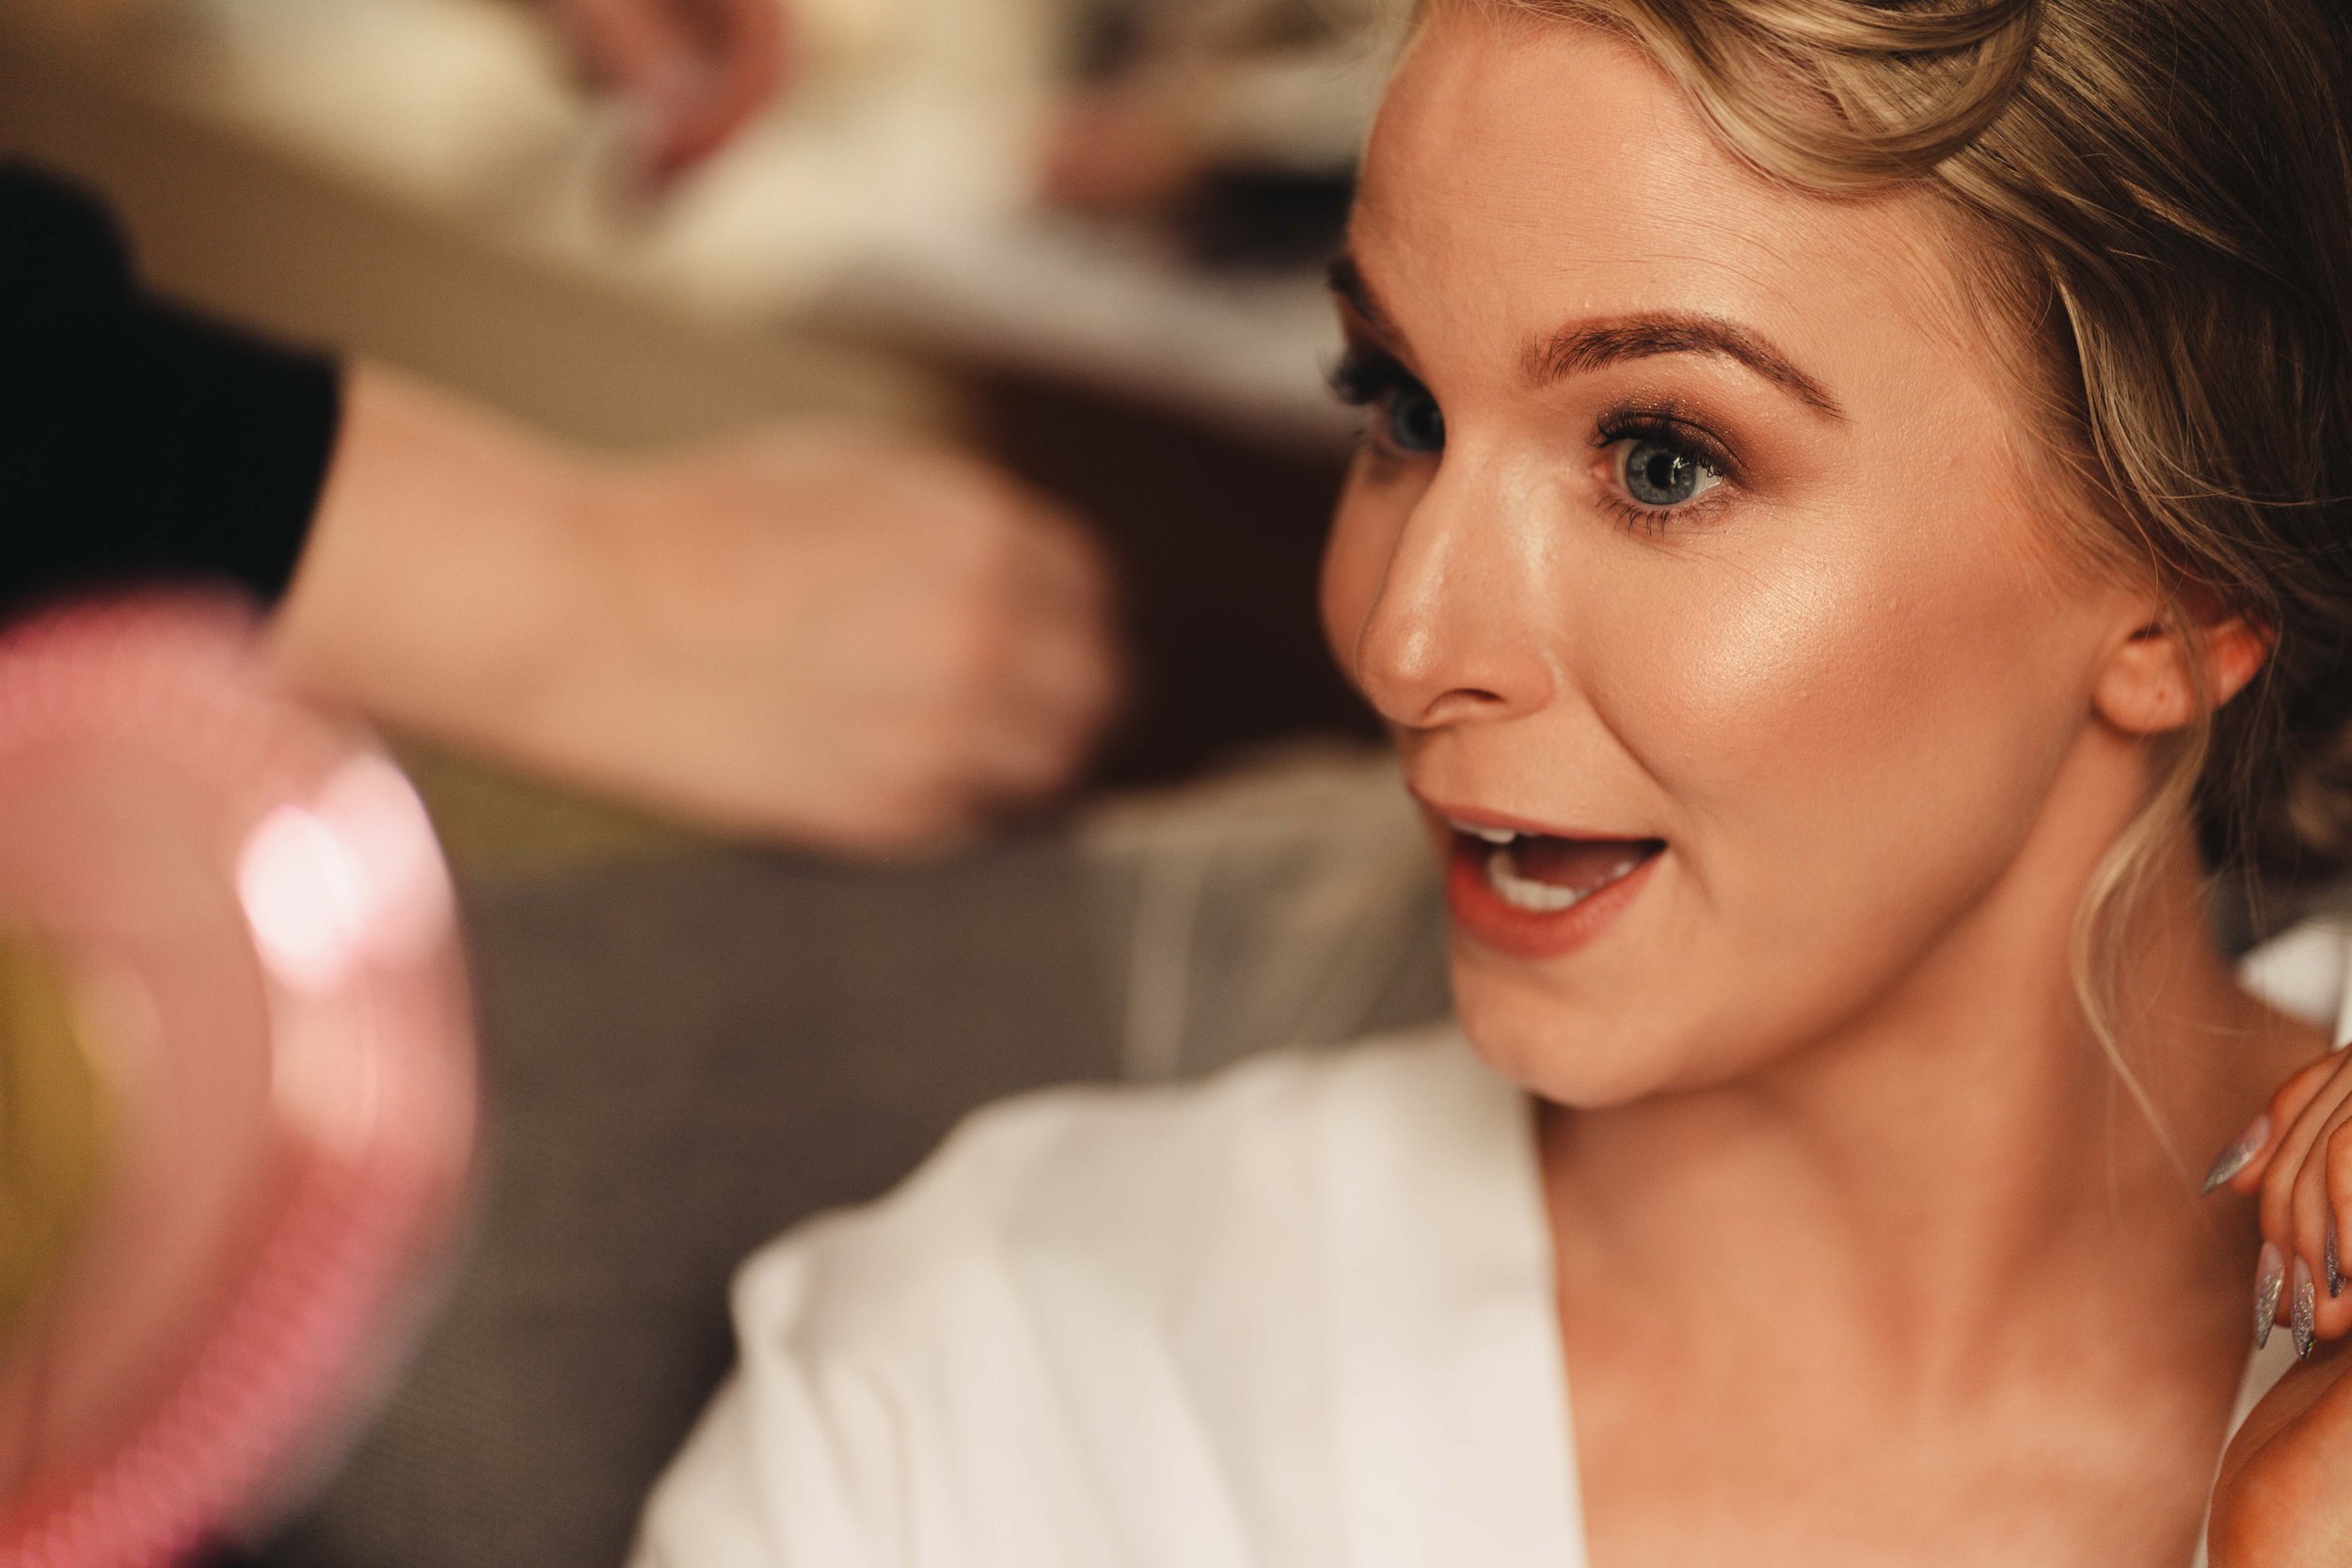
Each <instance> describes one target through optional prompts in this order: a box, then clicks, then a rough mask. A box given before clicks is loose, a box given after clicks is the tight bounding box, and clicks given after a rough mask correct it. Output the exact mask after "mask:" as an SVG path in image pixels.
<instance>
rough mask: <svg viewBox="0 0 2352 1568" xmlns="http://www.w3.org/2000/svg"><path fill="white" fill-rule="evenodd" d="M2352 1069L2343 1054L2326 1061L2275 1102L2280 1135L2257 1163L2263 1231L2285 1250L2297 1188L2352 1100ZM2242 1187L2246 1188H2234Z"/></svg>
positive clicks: (2304, 1074)
mask: <svg viewBox="0 0 2352 1568" xmlns="http://www.w3.org/2000/svg"><path fill="white" fill-rule="evenodd" d="M2348 1068H2352V1064H2348V1063H2347V1059H2346V1057H2345V1056H2344V1053H2341V1052H2338V1053H2331V1054H2329V1055H2328V1056H2324V1057H2322V1058H2321V1059H2320V1060H2319V1061H2317V1062H2314V1063H2313V1064H2312V1066H2310V1067H2308V1068H2305V1069H2303V1070H2302V1071H2301V1072H2298V1073H2296V1075H2295V1076H2294V1077H2293V1078H2291V1079H2289V1080H2288V1081H2287V1083H2286V1084H2285V1085H2284V1086H2283V1087H2281V1088H2280V1090H2279V1092H2278V1093H2277V1094H2276V1095H2274V1096H2273V1097H2272V1098H2271V1103H2270V1110H2269V1112H2268V1116H2269V1118H2270V1124H2271V1126H2272V1127H2273V1128H2275V1129H2281V1130H2282V1131H2280V1132H2279V1133H2278V1135H2277V1136H2276V1137H2274V1138H2273V1140H2272V1142H2271V1145H2270V1147H2269V1148H2268V1149H2267V1150H2266V1151H2265V1153H2264V1154H2263V1155H2261V1156H2258V1157H2257V1162H2258V1163H2259V1164H2262V1166H2263V1175H2262V1178H2261V1191H2262V1215H2261V1223H2262V1231H2263V1234H2264V1235H2265V1236H2266V1237H2268V1238H2269V1239H2270V1240H2272V1241H2274V1242H2276V1243H2278V1244H2279V1245H2280V1248H2282V1249H2284V1248H2286V1247H2288V1246H2289V1245H2291V1244H2292V1241H2293V1238H2294V1235H2295V1212H2294V1211H2295V1183H2296V1179H2297V1178H2298V1177H2299V1176H2300V1175H2301V1174H2302V1168H2303V1164H2304V1162H2306V1161H2307V1160H2309V1159H2310V1158H2311V1156H2312V1149H2313V1148H2315V1147H2316V1146H2317V1144H2318V1142H2319V1139H2320V1136H2321V1134H2322V1133H2324V1132H2326V1131H2327V1126H2328V1118H2329V1117H2331V1116H2332V1115H2333V1114H2334V1113H2335V1111H2336V1110H2337V1108H2338V1107H2339V1106H2341V1105H2342V1104H2343V1103H2344V1099H2345V1097H2346V1096H2347V1095H2352V1070H2348ZM2231 1185H2233V1187H2240V1188H2241V1190H2242V1187H2243V1182H2242V1181H2239V1182H2233V1183H2231Z"/></svg>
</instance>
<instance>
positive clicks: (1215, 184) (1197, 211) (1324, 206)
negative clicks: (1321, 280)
mask: <svg viewBox="0 0 2352 1568" xmlns="http://www.w3.org/2000/svg"><path fill="white" fill-rule="evenodd" d="M1355 199H1356V181H1355V178H1354V176H1353V175H1352V174H1349V173H1346V172H1343V171H1334V172H1330V173H1316V172H1314V171H1311V170H1294V169H1281V168H1247V167H1233V168H1213V169H1211V170H1209V172H1208V173H1206V174H1205V175H1203V176H1201V178H1200V182H1199V183H1198V184H1197V185H1195V186H1194V187H1193V188H1192V190H1191V191H1190V192H1188V193H1187V194H1186V195H1185V196H1184V198H1183V200H1182V201H1181V202H1180V203H1179V204H1178V206H1177V209H1176V213H1175V216H1174V223H1175V228H1176V232H1177V235H1178V237H1179V239H1180V241H1181V242H1182V244H1183V245H1184V253H1185V254H1186V255H1187V256H1189V257H1190V258H1191V259H1192V260H1193V261H1195V262H1196V263H1198V264H1200V265H1201V266H1204V267H1220V268H1243V269H1253V270H1271V271H1295V270H1296V269H1299V268H1302V267H1320V266H1322V265H1324V264H1325V263H1326V262H1327V261H1330V260H1331V258H1332V257H1334V256H1336V255H1338V254H1339V253H1340V245H1341V244H1342V242H1343V241H1344V240H1345V239H1346V237H1347V214H1348V209H1349V207H1350V206H1351V205H1352V204H1353V203H1354V202H1355Z"/></svg>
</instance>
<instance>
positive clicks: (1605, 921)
mask: <svg viewBox="0 0 2352 1568" xmlns="http://www.w3.org/2000/svg"><path fill="white" fill-rule="evenodd" d="M1493 852H1494V849H1493V847H1492V846H1491V845H1487V844H1484V843H1481V842H1480V841H1479V840H1477V839H1474V838H1470V837H1466V836H1464V835H1462V834H1460V833H1456V834H1455V835H1454V847H1453V849H1452V852H1451V853H1449V854H1448V856H1447V857H1446V877H1445V897H1446V905H1447V907H1448V908H1449V909H1451V910H1452V911H1454V925H1455V927H1457V928H1458V929H1459V930H1460V931H1461V932H1462V934H1463V935H1465V936H1467V937H1469V938H1470V940H1471V941H1472V942H1477V943H1478V944H1479V945H1480V946H1481V947H1486V948H1491V949H1492V950H1493V951H1495V952H1497V953H1500V954H1502V956H1503V957H1504V958H1560V957H1561V956H1563V955H1564V954H1567V953H1573V952H1575V951H1576V950H1577V949H1578V948H1580V947H1582V946H1583V945H1584V944H1585V943H1586V942H1591V941H1592V940H1593V939H1594V938H1595V937H1597V936H1599V935H1600V933H1601V932H1602V931H1603V930H1604V929H1606V928H1607V927H1608V926H1609V923H1610V922H1611V921H1613V920H1614V919H1616V917H1617V916H1618V914H1619V913H1621V912H1622V911H1624V910H1625V908H1626V906H1627V905H1629V904H1630V903H1632V902H1633V900H1634V899H1636V898H1639V897H1640V896H1641V895H1642V889H1643V888H1644V887H1645V886H1647V885H1648V883H1649V875H1650V872H1651V870H1652V869H1653V868H1655V867H1656V865H1657V864H1658V863H1659V861H1660V860H1661V858H1662V857H1663V855H1664V851H1663V850H1661V851H1660V852H1659V853H1658V854H1655V855H1652V856H1650V858H1649V859H1647V860H1645V861H1644V862H1643V863H1641V864H1640V865H1638V866H1636V867H1635V868H1634V869H1633V870H1631V871H1629V872H1627V873H1626V874H1625V875H1624V876H1622V877H1620V878H1618V879H1616V880H1615V881H1613V882H1611V883H1610V884H1609V885H1608V886H1607V887H1604V888H1602V889H1601V890H1600V891H1599V892H1597V893H1594V894H1591V895H1587V896H1586V897H1584V898H1581V899H1580V900H1578V901H1577V902H1576V903H1574V904H1572V905H1570V906H1569V907H1568V908H1566V909H1565V910H1553V911H1547V912H1538V911H1534V910H1522V909H1519V908H1518V907H1517V906H1515V905H1513V904H1510V903H1508V902H1506V901H1504V899H1503V896H1502V895H1501V894H1500V893H1497V892H1496V891H1495V890H1494V884H1493V883H1491V882H1489V881H1487V880H1486V857H1487V856H1489V855H1491V854H1492V853H1493Z"/></svg>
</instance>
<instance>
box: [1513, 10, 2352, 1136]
mask: <svg viewBox="0 0 2352 1568" xmlns="http://www.w3.org/2000/svg"><path fill="white" fill-rule="evenodd" d="M1475 3H1478V4H1483V5H1486V6H1487V7H1488V8H1492V9H1497V10H1502V11H1508V12H1518V13H1526V14H1534V15H1537V16H1545V17H1552V18H1558V19H1563V20H1568V21H1576V22H1581V23H1585V24H1593V25H1597V26H1600V27H1603V28H1606V29H1608V30H1610V31H1613V32H1614V33H1616V34H1618V35H1620V36H1622V37H1624V38H1626V39H1628V40H1630V41H1631V42H1633V43H1634V44H1635V45H1637V46H1638V47H1639V48H1641V49H1642V50H1643V51H1644V52H1645V54H1647V55H1649V56H1650V57H1651V58H1652V59H1654V60H1655V61H1656V62H1657V63H1658V64H1659V65H1660V66H1661V68H1662V69H1663V70H1664V71H1666V72H1667V74H1668V75H1670V76H1671V77H1672V78H1673V79H1674V81H1675V82H1676V83H1677V84H1678V85H1679V86H1680V87H1681V88H1682V89H1683V91H1684V92H1685V93H1686V94H1688V96H1689V97H1690V99H1691V101H1692V103H1694V104H1696V105H1697V107H1698V108H1699V110H1700V112H1701V113H1702V114H1704V115H1705V117H1706V118H1707V119H1708V121H1709V122H1710V124H1711V125H1712V126H1713V127H1714V128H1715V130H1716V132H1717V133H1718V135H1720V136H1721V137H1722V139H1723V140H1724V143H1725V144H1726V145H1727V146H1728V147H1729V148H1731V149H1732V150H1734V151H1735V152H1736V153H1738V154H1739V155H1740V157H1742V158H1743V159H1745V160H1746V161H1747V162H1749V163H1750V164H1752V165H1753V166H1756V168H1758V169H1760V170H1762V171H1763V172H1765V173H1766V174H1767V175H1769V176H1772V177H1773V178H1776V179H1779V180H1783V181H1786V182H1790V183H1792V184H1794V185H1797V186H1799V187H1802V188H1804V189H1807V190H1811V191H1815V192H1819V193H1824V194H1831V195H1842V196H1858V195H1866V194H1869V193H1873V192H1879V191H1886V190H1892V189H1897V188H1902V187H1910V188H1915V189H1919V190H1923V191H1926V192H1929V193H1931V194H1932V195H1934V196H1936V197H1938V198H1941V199H1942V200H1943V201H1944V202H1945V203H1947V206H1948V208H1949V209H1950V210H1951V211H1952V212H1953V213H1954V214H1957V216H1958V217H1959V219H1960V220H1961V222H1962V223H1963V226H1965V227H1966V228H1967V229H1968V230H1972V231H1973V232H1974V233H1976V234H1978V235H1979V236H1981V238H1982V240H1983V257H1984V260H1985V261H1986V262H1987V265H1986V266H1985V267H1984V268H1982V269H1979V270H1980V271H1981V272H1982V274H1983V277H1984V279H1985V281H1986V282H1987V283H1988V284H1989V285H1990V287H1991V289H1992V290H1993V291H1994V295H1995V298H1996V301H1997V303H1998V304H1999V305H2000V306H2001V308H2002V309H2003V313H2005V314H2006V315H2008V316H2009V317H2010V320H2011V321H2013V322H2014V323H2016V324H2017V325H2019V326H2020V327H2021V328H2022V329H2023V340H2022V341H2023V345H2024V346H2025V347H2026V350H2027V351H2028V352H2029V353H2030V354H2032V355H2034V356H2037V357H2038V358H2039V361H2040V363H2039V364H2038V366H2036V369H2037V370H2038V371H2039V372H2040V375H2039V378H2038V379H2040V380H2041V381H2042V383H2043V384H2044V386H2045V387H2046V390H2047V395H2046V397H2044V398H2042V399H2041V400H2039V401H2043V402H2045V403H2047V404H2049V407H2050V412H2051V415H2052V420H2051V423H2052V427H2053V431H2052V436H2051V439H2050V441H2049V443H2048V444H2049V446H2050V447H2051V449H2052V451H2053V452H2054V453H2055V454H2056V455H2058V457H2059V458H2060V459H2061V460H2062V461H2063V462H2064V463H2065V465H2066V466H2067V467H2070V468H2072V469H2073V470H2074V471H2075V472H2076V473H2078V474H2079V475H2081V477H2082V479H2083V481H2084V491H2085V499H2087V500H2088V501H2089V502H2090V504H2089V505H2088V506H2086V507H2082V508H2078V509H2074V510H2078V511H2080V512H2081V514H2082V515H2081V516H2080V517H2079V518H2075V519H2071V520H2070V521H2069V522H2068V524H2067V526H2068V528H2069V529H2070V530H2072V531H2073V538H2074V542H2075V543H2077V544H2079V545H2081V546H2085V547H2086V548H2088V549H2089V550H2090V551H2092V552H2093V553H2094V554H2095V555H2096V556H2097V557H2098V558H2100V559H2104V560H2106V561H2108V562H2119V561H2120V562H2127V563H2131V564H2134V565H2136V566H2137V567H2138V568H2140V569H2142V570H2145V571H2146V572H2148V573H2149V574H2151V575H2152V576H2153V578H2154V580H2155V581H2157V582H2158V583H2160V584H2161V585H2162V586H2163V588H2164V590H2165V592H2166V594H2167V597H2168V600H2169V603H2170V605H2171V607H2172V608H2171V610H2170V612H2169V617H2168V618H2169V622H2170V623H2171V625H2172V626H2173V627H2174V629H2175V630H2176V631H2180V630H2185V628H2186V626H2188V625H2189V624H2190V623H2192V622H2205V623H2211V622H2214V621H2216V620H2218V619H2222V618H2226V617H2230V616H2242V617H2244V618H2246V619H2247V620H2248V621H2249V622H2250V623H2252V624H2253V625H2255V626H2259V627H2261V628H2263V629H2264V630H2265V632H2266V633H2267V634H2268V636H2269V638H2270V640H2271V641H2272V651H2271V654H2270V657H2269V658H2268V659H2267V660H2266V662H2265V666H2264V668H2263V670H2262V672H2261V673H2259V674H2258V675H2257V677H2256V678H2255V680H2254V682H2253V683H2252V684H2251V685H2250V686H2249V689H2247V690H2246V691H2245V692H2244V693H2242V694H2241V695H2240V696H2239V697H2238V699H2237V700H2235V701H2233V702H2232V703H2230V704H2228V705H2226V706H2221V705H2217V704H2215V703H2213V702H2212V701H2211V700H2210V689H2209V687H2207V686H2206V685H2205V684H2204V682H2203V679H2202V672H2201V671H2200V672H2199V676H2200V689H2201V691H2203V692H2205V694H2206V697H2207V700H2206V701H2205V702H2204V703H2203V704H2202V708H2203V713H2202V717H2201V720H2200V721H2199V722H2198V723H2197V724H2196V725H2195V726H2194V728H2193V730H2192V731H2191V732H2190V733H2189V734H2187V735H2185V736H2182V737H2180V738H2179V740H2178V741H2177V742H2176V743H2175V744H2174V745H2173V746H2172V747H2171V748H2170V752H2171V754H2170V757H2169V764H2168V766H2167V767H2166V768H2165V769H2164V770H2163V773H2162V776H2161V777H2160V778H2159V780H2158V781H2157V786H2156V788H2155V789H2154V790H2153V792H2152V795H2151V798H2150V800H2148V802H2147V804H2146V806H2145V808H2144V809H2143V810H2142V812H2141V813H2140V816H2139V817H2138V819H2137V821H2135V822H2134V824H2133V825H2132V827H2131V829H2130V830H2129V831H2127V832H2125V833H2123V834H2122V837H2121V838H2120V840H2119V841H2118V843H2117V844H2116V846H2115V847H2114V848H2113V850H2112V851H2111V852H2110V853H2109V855H2108V856H2107V859H2106V863H2105V864H2104V865H2103V867H2102V868H2101V871H2100V873H2099V875H2098V877H2097V879H2095V881H2094V883H2093V886H2092V888H2091V890H2090V895H2089V896H2088V898H2087V899H2086V901H2085V905H2084V908H2083V910H2082V911H2081V917H2080V919H2079V921H2078V937H2077V944H2076V958H2077V963H2076V974H2077V984H2078V989H2079V990H2081V992H2082V994H2083V1000H2084V1004H2085V1006H2086V1010H2087V1012H2088V1013H2089V1015H2090V1019H2091V1022H2092V1025H2093V1027H2094V1029H2095V1030H2096V1031H2097V1032H2098V1034H2099V1037H2100V1039H2101V1041H2102V1043H2103V1044H2105V1045H2106V1046H2107V1047H2108V1048H2109V1050H2110V1053H2112V1052H2113V1044H2114V1042H2113V1038H2112V1033H2111V1030H2110V1028H2109V1027H2108V1024H2107V1022H2106V1021H2107V1019H2108V1016H2109V1013H2110V1010H2111V1000H2112V999H2111V996H2109V995H2107V994H2106V989H2105V987H2104V984H2103V982H2102V981H2101V980H2100V979H2099V978H2098V975H2099V973H2100V969H2101V966H2100V964H2099V962H2098V961H2097V950H2098V949H2099V948H2100V947H2101V946H2102V943H2103V940H2104V938H2103V933H2106V932H2108V931H2111V930H2113V929H2114V928H2115V927H2117V926H2119V925H2120V924H2121V922H2122V919H2123V918H2124V917H2125V916H2126V915H2127V913H2128V910H2129V908H2130V906H2131V904H2132V902H2133V895H2134V892H2135V889H2136V887H2137V885H2138V884H2139V883H2140V882H2141V881H2142V880H2143V879H2144V877H2145V875H2146V873H2147V871H2148V869H2149V867H2150V864H2151V862H2152V859H2153V856H2154V854H2155V853H2156V852H2157V851H2158V850H2159V849H2160V848H2161V847H2162V846H2163V845H2164V844H2165V843H2167V842H2168V841H2169V840H2170V839H2171V837H2172V834H2173V830H2174V829H2175V828H2176V827H2177V825H2178V824H2179V823H2181V821H2182V820H2183V819H2184V817H2186V818H2187V819H2188V820H2189V821H2191V822H2193V823H2194V825H2195V827H2196V829H2197V832H2198V837H2199V840H2200V842H2201V847H2202V849H2203V852H2204V854H2205V857H2206V862H2207V864H2208V866H2209V867H2210V868H2211V869H2213V870H2214V871H2216V872H2217V873H2219V872H2227V873H2232V874H2235V875H2238V876H2241V877H2243V878H2244V879H2246V884H2247V886H2248V888H2249V893H2250V894H2251V895H2253V896H2255V897H2257V898H2258V897H2259V896H2260V894H2261V892H2262V890H2264V889H2269V890H2273V891H2278V890H2284V889H2292V888H2298V887H2303V886H2307V885H2309V884H2311V883H2313V882H2316V881H2319V880H2322V879H2327V878H2329V877H2332V876H2334V875H2336V874H2338V873H2340V872H2342V871H2344V869H2345V868H2346V867H2347V865H2348V864H2352V131H2348V130H2347V126H2346V96H2345V95H2346V92H2347V90H2352V89H2347V87H2346V86H2345V84H2346V82H2347V80H2352V78H2347V74H2346V73H2347V68H2352V59H2348V58H2347V55H2352V50H2348V49H2347V46H2346V45H2347V40H2346V37H2345V34H2346V24H2344V22H2342V21H2340V20H2338V18H2337V17H2336V16H2335V15H2334V14H2332V11H2331V9H2330V8H2328V6H2327V4H2326V0H1475ZM2184 641H2186V642H2187V645H2188V646H2189V647H2190V648H2191V649H2192V651H2193V650H2194V647H2195V643H2194V641H2191V640H2187V639H2184ZM2119 1065H2120V1058H2119ZM2126 1079H2127V1082H2128V1081H2129V1074H2128V1073H2127V1074H2126ZM2134 1088H2135V1092H2137V1085H2136V1084H2135V1085H2134Z"/></svg>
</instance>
